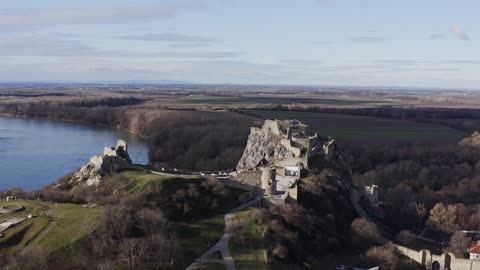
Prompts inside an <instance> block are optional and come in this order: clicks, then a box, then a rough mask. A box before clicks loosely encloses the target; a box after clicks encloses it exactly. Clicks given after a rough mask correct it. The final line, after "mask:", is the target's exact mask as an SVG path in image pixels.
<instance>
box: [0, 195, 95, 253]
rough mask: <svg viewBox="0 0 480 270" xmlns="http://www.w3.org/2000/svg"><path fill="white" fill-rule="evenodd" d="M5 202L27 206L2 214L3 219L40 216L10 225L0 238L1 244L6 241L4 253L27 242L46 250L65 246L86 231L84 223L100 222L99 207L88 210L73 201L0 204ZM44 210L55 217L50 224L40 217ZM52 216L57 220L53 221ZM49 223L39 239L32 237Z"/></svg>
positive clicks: (15, 249)
mask: <svg viewBox="0 0 480 270" xmlns="http://www.w3.org/2000/svg"><path fill="white" fill-rule="evenodd" d="M8 204H17V205H22V206H24V207H25V208H26V209H25V210H24V211H22V212H19V213H16V214H12V215H2V216H0V219H1V220H3V219H5V218H8V217H26V216H27V215H28V214H30V213H33V214H36V215H39V217H35V218H33V219H29V220H27V221H25V222H24V223H22V224H20V225H18V226H17V227H14V228H11V229H9V230H7V231H6V232H5V237H4V238H2V239H1V240H0V245H1V243H2V242H5V250H2V252H3V251H5V252H15V251H19V250H21V249H22V248H23V247H24V246H25V245H26V244H28V243H30V242H31V241H33V242H32V243H35V244H39V245H41V246H42V247H44V248H45V249H46V250H48V251H49V252H55V251H57V250H61V249H63V248H65V247H66V246H68V245H71V244H73V243H75V242H76V241H78V240H79V239H80V238H82V237H83V236H84V235H85V234H86V230H85V229H84V228H85V224H87V223H88V222H90V221H99V218H100V214H101V211H102V210H101V209H99V208H97V209H87V208H82V207H81V206H79V205H73V204H53V203H47V202H37V201H15V202H13V203H7V202H1V203H0V206H3V205H8ZM44 213H47V214H48V215H50V216H53V217H54V221H53V222H52V223H51V224H50V225H49V220H48V218H47V217H44V216H42V215H43V214H44ZM55 219H57V220H56V221H55ZM47 225H48V226H51V227H49V228H48V229H47V231H45V232H44V235H43V236H42V237H41V238H40V239H35V237H36V236H37V235H39V234H40V233H41V232H42V231H43V230H44V229H45V228H46V227H47Z"/></svg>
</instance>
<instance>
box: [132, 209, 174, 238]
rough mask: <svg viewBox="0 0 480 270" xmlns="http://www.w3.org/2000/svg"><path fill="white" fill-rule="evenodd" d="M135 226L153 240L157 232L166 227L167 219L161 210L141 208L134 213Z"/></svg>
mask: <svg viewBox="0 0 480 270" xmlns="http://www.w3.org/2000/svg"><path fill="white" fill-rule="evenodd" d="M136 224H137V227H138V228H139V229H141V230H142V231H143V232H144V233H145V235H146V236H147V237H148V238H150V239H153V238H154V236H155V234H156V233H157V232H159V231H162V230H164V229H165V228H166V227H167V219H166V217H165V215H164V214H163V213H162V212H161V210H152V209H148V208H143V209H141V210H140V211H138V212H137V213H136Z"/></svg>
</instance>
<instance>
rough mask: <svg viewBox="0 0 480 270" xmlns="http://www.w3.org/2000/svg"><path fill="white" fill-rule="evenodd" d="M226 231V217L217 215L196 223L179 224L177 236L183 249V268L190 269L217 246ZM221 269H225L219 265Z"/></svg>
mask: <svg viewBox="0 0 480 270" xmlns="http://www.w3.org/2000/svg"><path fill="white" fill-rule="evenodd" d="M224 230H225V219H224V215H223V214H221V215H216V216H213V217H210V218H206V219H202V220H199V221H197V222H194V223H188V224H187V223H182V224H177V235H178V239H179V242H180V246H181V248H182V254H183V262H182V263H183V268H182V267H181V266H180V268H182V269H184V268H186V267H188V266H189V265H190V264H191V263H192V262H193V261H194V260H195V259H197V258H198V257H200V256H201V255H202V254H203V253H205V252H206V251H207V250H208V249H209V248H211V247H212V246H213V245H215V244H216V243H217V242H218V240H220V238H222V235H223V233H224ZM219 267H223V266H222V265H219Z"/></svg>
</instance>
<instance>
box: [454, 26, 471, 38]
mask: <svg viewBox="0 0 480 270" xmlns="http://www.w3.org/2000/svg"><path fill="white" fill-rule="evenodd" d="M452 33H453V35H455V37H456V38H457V39H460V40H470V38H469V37H468V35H467V33H465V31H463V29H462V28H461V27H460V26H458V25H454V26H452Z"/></svg>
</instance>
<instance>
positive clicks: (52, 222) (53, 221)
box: [23, 208, 58, 249]
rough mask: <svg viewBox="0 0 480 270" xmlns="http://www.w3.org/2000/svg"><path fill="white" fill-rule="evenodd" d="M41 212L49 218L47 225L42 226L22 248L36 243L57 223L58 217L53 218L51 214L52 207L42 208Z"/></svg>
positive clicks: (52, 211)
mask: <svg viewBox="0 0 480 270" xmlns="http://www.w3.org/2000/svg"><path fill="white" fill-rule="evenodd" d="M42 211H43V213H44V215H45V216H46V217H47V218H48V217H50V218H51V220H49V222H48V224H47V226H45V227H43V229H42V230H41V231H40V232H39V233H38V234H37V235H36V236H35V237H34V238H32V239H31V240H30V241H29V242H28V243H26V244H25V246H24V247H23V249H26V248H28V247H30V246H32V245H33V244H35V243H38V241H40V240H41V239H42V238H43V237H44V236H45V235H46V234H47V233H48V232H49V231H50V230H51V229H52V228H53V227H55V225H57V222H58V218H55V217H54V216H53V213H54V209H51V208H43V210H42Z"/></svg>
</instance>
